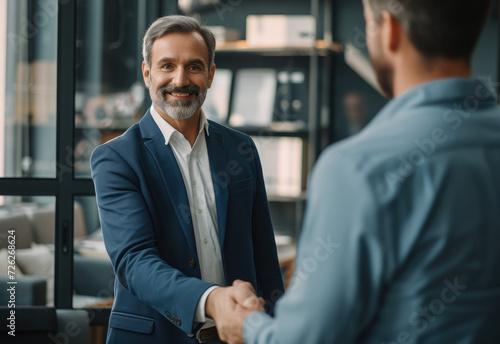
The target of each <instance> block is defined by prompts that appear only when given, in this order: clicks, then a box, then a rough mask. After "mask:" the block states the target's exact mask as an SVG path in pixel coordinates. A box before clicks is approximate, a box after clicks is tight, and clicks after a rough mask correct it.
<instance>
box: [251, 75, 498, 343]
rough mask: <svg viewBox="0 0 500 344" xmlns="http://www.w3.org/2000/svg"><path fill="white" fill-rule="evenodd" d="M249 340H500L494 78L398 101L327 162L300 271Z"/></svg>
mask: <svg viewBox="0 0 500 344" xmlns="http://www.w3.org/2000/svg"><path fill="white" fill-rule="evenodd" d="M275 314H276V315H275V318H274V319H272V318H270V317H268V316H267V315H265V314H263V313H253V314H252V315H250V316H249V317H248V318H247V319H246V321H245V324H244V335H245V339H246V341H247V343H282V344H294V343H297V344H299V343H300V344H315V343H322V344H325V343H342V344H344V343H374V344H394V343H398V344H403V343H404V344H406V343H419V344H422V343H423V344H427V343H429V344H430V343H432V344H451V343H464V344H465V343H481V344H483V343H484V344H488V343H500V109H499V107H498V101H497V98H496V96H495V95H494V91H493V89H492V87H491V84H490V83H489V82H488V81H486V80H482V79H466V78H453V79H442V80H438V81H433V82H429V83H426V84H422V85H419V86H417V87H415V88H413V89H411V90H409V91H407V92H406V93H405V94H403V95H401V96H400V97H398V98H396V99H393V100H391V101H390V102H389V103H388V104H387V105H386V107H385V108H384V109H383V110H382V111H381V112H380V113H379V114H378V115H377V116H376V118H375V119H374V120H373V121H372V122H371V123H370V125H369V126H368V127H366V128H365V130H363V131H362V132H361V133H360V134H358V135H356V136H354V137H351V138H349V139H347V140H344V141H343V142H341V143H339V144H336V145H333V146H332V147H330V148H328V149H327V150H326V151H325V152H324V153H323V154H322V156H321V157H320V159H319V161H318V163H317V165H316V166H315V168H314V171H313V174H312V177H311V180H310V184H309V197H308V204H307V211H306V217H305V223H304V228H303V233H302V236H301V238H300V243H299V247H298V256H297V260H296V274H295V276H294V279H293V282H292V285H291V286H290V288H289V289H288V291H287V293H286V294H285V296H284V297H283V298H282V299H281V300H280V301H278V304H277V307H276V309H275Z"/></svg>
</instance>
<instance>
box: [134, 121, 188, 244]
mask: <svg viewBox="0 0 500 344" xmlns="http://www.w3.org/2000/svg"><path fill="white" fill-rule="evenodd" d="M155 129H156V130H155ZM141 130H142V133H143V137H144V138H145V139H148V138H149V140H146V142H145V145H146V147H147V148H148V150H149V151H150V152H151V154H152V155H153V157H154V159H155V161H156V164H157V167H158V170H159V171H160V174H161V177H162V179H163V183H164V185H165V187H166V189H167V192H168V195H169V197H170V200H171V201H172V206H173V207H174V210H175V213H176V215H177V218H178V219H179V223H180V225H181V227H182V230H183V232H184V234H185V236H186V239H187V242H188V244H189V246H190V248H191V249H192V250H193V252H196V241H195V238H194V231H193V221H192V218H191V211H190V208H189V199H188V197H187V192H186V187H185V185H184V179H183V178H182V174H181V170H180V169H179V165H178V164H177V160H176V159H175V156H174V152H173V151H172V148H171V147H170V146H168V145H167V146H166V145H165V139H164V137H163V135H162V134H161V131H160V130H159V129H158V126H157V125H156V123H154V120H153V118H152V117H151V114H150V113H149V111H148V113H147V114H146V116H145V118H143V120H141Z"/></svg>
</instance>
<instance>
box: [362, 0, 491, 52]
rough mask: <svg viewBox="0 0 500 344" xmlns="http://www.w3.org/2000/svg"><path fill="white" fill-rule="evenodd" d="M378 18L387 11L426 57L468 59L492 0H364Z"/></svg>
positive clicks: (376, 18)
mask: <svg viewBox="0 0 500 344" xmlns="http://www.w3.org/2000/svg"><path fill="white" fill-rule="evenodd" d="M364 1H365V2H366V3H367V4H368V5H369V6H370V8H371V9H372V10H373V13H374V16H375V20H377V21H379V20H380V18H381V15H382V12H384V11H389V12H390V13H391V14H392V15H393V16H394V17H395V18H396V19H397V20H398V21H399V22H400V23H401V25H402V27H403V28H404V30H405V32H406V34H407V35H408V37H409V38H410V40H411V41H412V43H413V44H414V45H415V47H416V49H417V50H418V51H419V52H420V53H421V54H422V55H423V56H424V57H427V58H433V57H445V58H450V59H465V60H467V61H470V59H471V56H472V53H473V51H474V48H475V46H476V43H477V41H478V39H479V36H480V34H481V31H482V30H483V28H484V25H485V23H486V21H487V19H488V14H489V12H490V9H491V7H492V3H493V1H492V0H475V1H470V0H469V1H466V0H364Z"/></svg>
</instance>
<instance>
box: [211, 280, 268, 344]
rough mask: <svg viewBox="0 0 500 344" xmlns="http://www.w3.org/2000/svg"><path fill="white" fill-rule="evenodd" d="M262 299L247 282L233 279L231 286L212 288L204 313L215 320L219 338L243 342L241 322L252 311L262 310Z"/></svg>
mask: <svg viewBox="0 0 500 344" xmlns="http://www.w3.org/2000/svg"><path fill="white" fill-rule="evenodd" d="M263 305H264V300H263V299H262V298H259V297H257V294H256V292H255V290H254V288H253V287H252V285H251V284H250V283H248V282H243V281H241V280H235V281H234V282H233V285H232V286H231V287H224V288H217V289H214V290H213V291H212V292H211V293H210V294H209V295H208V298H207V302H206V304H205V313H206V315H207V316H209V317H211V318H212V319H214V321H215V326H216V327H217V332H218V334H219V337H220V339H221V340H222V341H223V342H225V343H228V344H243V343H244V342H245V341H244V340H243V330H242V328H243V322H244V321H245V318H246V317H247V316H248V315H249V314H250V313H253V312H264V306H263Z"/></svg>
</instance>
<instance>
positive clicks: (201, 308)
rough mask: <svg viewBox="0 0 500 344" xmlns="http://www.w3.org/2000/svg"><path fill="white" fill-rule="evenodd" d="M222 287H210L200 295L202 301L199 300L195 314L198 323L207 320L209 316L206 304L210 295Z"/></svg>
mask: <svg viewBox="0 0 500 344" xmlns="http://www.w3.org/2000/svg"><path fill="white" fill-rule="evenodd" d="M217 288H220V287H219V286H213V287H210V288H208V289H207V290H206V291H205V292H204V293H203V294H202V295H201V297H200V301H198V305H197V306H196V313H195V315H194V321H196V322H197V323H204V322H206V321H207V317H206V315H205V304H206V303H207V298H208V295H209V294H210V293H211V292H212V291H213V290H214V289H217Z"/></svg>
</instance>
